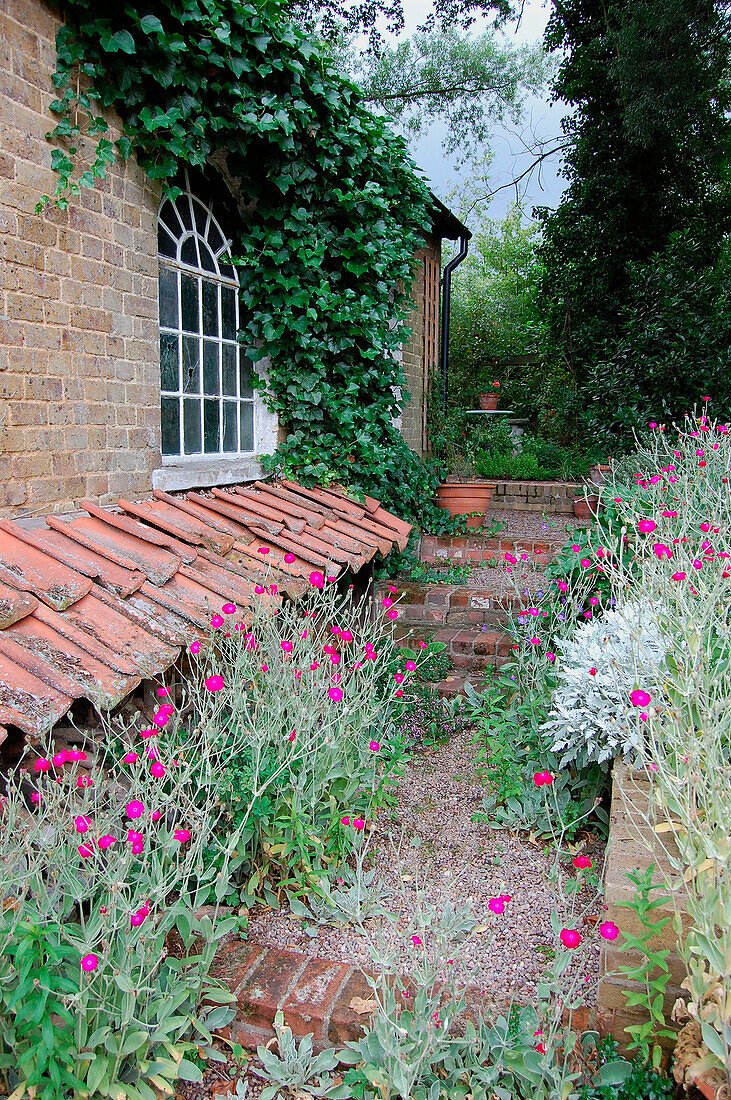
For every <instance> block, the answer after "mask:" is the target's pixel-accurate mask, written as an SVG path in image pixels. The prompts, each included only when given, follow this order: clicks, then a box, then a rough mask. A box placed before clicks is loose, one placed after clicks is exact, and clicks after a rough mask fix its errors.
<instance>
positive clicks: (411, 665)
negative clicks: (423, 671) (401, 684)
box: [404, 661, 416, 672]
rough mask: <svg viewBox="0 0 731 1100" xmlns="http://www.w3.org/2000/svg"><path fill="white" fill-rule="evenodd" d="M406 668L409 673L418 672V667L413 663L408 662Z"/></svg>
mask: <svg viewBox="0 0 731 1100" xmlns="http://www.w3.org/2000/svg"><path fill="white" fill-rule="evenodd" d="M404 668H405V669H406V671H407V672H415V671H416V665H415V664H414V662H413V661H407V662H406V664H405V665H404Z"/></svg>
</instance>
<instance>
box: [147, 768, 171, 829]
mask: <svg viewBox="0 0 731 1100" xmlns="http://www.w3.org/2000/svg"><path fill="white" fill-rule="evenodd" d="M173 763H176V761H173ZM161 817H162V811H161V810H153V811H152V813H151V814H150V819H151V820H152V821H159V820H160V818H161Z"/></svg>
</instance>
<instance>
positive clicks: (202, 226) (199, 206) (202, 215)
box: [193, 199, 208, 237]
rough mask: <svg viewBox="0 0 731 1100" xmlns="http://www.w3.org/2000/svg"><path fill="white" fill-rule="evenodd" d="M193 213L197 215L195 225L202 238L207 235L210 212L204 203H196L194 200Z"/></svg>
mask: <svg viewBox="0 0 731 1100" xmlns="http://www.w3.org/2000/svg"><path fill="white" fill-rule="evenodd" d="M193 213H194V214H195V225H196V229H197V230H198V233H199V234H200V236H201V237H205V235H206V223H207V221H208V210H207V208H206V207H205V206H204V205H203V203H202V202H196V200H195V199H193Z"/></svg>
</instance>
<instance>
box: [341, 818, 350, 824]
mask: <svg viewBox="0 0 731 1100" xmlns="http://www.w3.org/2000/svg"><path fill="white" fill-rule="evenodd" d="M340 824H341V825H350V818H349V817H341V818H340Z"/></svg>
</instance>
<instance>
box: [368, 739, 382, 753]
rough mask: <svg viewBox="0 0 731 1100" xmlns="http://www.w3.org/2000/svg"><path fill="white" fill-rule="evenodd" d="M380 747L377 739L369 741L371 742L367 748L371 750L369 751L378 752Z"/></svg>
mask: <svg viewBox="0 0 731 1100" xmlns="http://www.w3.org/2000/svg"><path fill="white" fill-rule="evenodd" d="M380 747H381V746H380V744H379V742H378V741H371V742H369V745H368V748H369V749H370V750H371V752H378V750H379V749H380Z"/></svg>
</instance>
